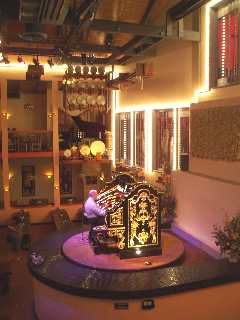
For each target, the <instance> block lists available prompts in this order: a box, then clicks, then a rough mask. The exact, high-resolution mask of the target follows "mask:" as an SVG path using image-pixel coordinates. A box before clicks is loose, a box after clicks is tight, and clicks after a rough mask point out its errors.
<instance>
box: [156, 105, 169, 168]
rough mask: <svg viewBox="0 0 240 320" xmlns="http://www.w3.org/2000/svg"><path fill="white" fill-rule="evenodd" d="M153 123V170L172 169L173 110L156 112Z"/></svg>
mask: <svg viewBox="0 0 240 320" xmlns="http://www.w3.org/2000/svg"><path fill="white" fill-rule="evenodd" d="M154 122H155V139H154V140H155V155H154V157H153V168H154V169H155V170H159V169H160V170H162V169H164V168H165V167H166V166H167V167H170V168H172V167H173V110H172V109H170V110H156V111H155V112H154Z"/></svg>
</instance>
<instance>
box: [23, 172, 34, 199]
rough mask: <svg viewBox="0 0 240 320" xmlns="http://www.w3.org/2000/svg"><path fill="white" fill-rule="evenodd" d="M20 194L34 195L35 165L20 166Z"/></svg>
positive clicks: (25, 195)
mask: <svg viewBox="0 0 240 320" xmlns="http://www.w3.org/2000/svg"><path fill="white" fill-rule="evenodd" d="M22 196H23V197H32V196H35V167H34V166H22Z"/></svg>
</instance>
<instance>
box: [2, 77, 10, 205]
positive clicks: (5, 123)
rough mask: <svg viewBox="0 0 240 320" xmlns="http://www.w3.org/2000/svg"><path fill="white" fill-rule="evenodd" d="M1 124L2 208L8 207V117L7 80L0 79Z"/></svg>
mask: <svg viewBox="0 0 240 320" xmlns="http://www.w3.org/2000/svg"><path fill="white" fill-rule="evenodd" d="M0 86H1V108H0V109H1V122H2V174H3V201H4V208H5V209H8V208H9V207H10V190H9V163H8V116H7V80H6V79H1V82H0Z"/></svg>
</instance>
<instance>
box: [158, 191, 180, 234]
mask: <svg viewBox="0 0 240 320" xmlns="http://www.w3.org/2000/svg"><path fill="white" fill-rule="evenodd" d="M175 217H176V199H175V197H174V196H172V195H171V194H163V197H162V212H161V223H162V225H163V226H165V227H167V228H170V227H171V223H172V222H173V220H174V218H175Z"/></svg>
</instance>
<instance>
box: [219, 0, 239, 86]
mask: <svg viewBox="0 0 240 320" xmlns="http://www.w3.org/2000/svg"><path fill="white" fill-rule="evenodd" d="M214 12H215V13H214ZM213 13H214V15H215V18H214V19H215V21H216V31H215V32H216V34H215V36H214V38H215V39H216V48H215V50H216V52H215V54H214V55H215V64H216V69H217V70H216V74H215V77H216V80H217V81H216V80H215V85H217V86H223V85H226V84H229V83H233V82H236V81H239V17H240V15H239V1H232V2H231V3H229V4H227V5H226V4H225V5H224V6H221V7H218V8H217V10H216V11H213ZM213 84H214V83H213Z"/></svg>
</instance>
